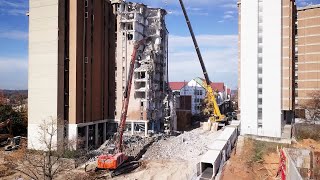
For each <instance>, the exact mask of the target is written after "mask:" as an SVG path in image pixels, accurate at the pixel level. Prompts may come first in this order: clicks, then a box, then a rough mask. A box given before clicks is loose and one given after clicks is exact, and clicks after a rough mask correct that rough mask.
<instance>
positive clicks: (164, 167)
mask: <svg viewBox="0 0 320 180" xmlns="http://www.w3.org/2000/svg"><path fill="white" fill-rule="evenodd" d="M192 168H193V167H192V164H190V163H189V162H187V161H180V162H179V161H168V160H163V161H146V162H144V165H142V166H141V167H140V168H138V169H137V170H136V171H134V172H132V173H130V174H128V175H123V176H120V177H118V178H114V180H123V179H125V180H136V179H147V180H165V179H172V180H185V179H191V177H192V175H193V174H192V173H191V172H192Z"/></svg>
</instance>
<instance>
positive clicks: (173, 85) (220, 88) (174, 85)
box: [169, 77, 231, 94]
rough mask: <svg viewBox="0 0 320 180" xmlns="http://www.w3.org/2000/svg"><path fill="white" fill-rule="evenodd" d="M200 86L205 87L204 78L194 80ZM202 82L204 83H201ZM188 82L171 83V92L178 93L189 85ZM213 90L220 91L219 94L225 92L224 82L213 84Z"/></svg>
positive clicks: (228, 90) (229, 91)
mask: <svg viewBox="0 0 320 180" xmlns="http://www.w3.org/2000/svg"><path fill="white" fill-rule="evenodd" d="M194 80H195V81H196V82H197V83H198V84H200V85H201V86H203V85H204V82H205V80H204V79H203V78H199V77H198V78H195V79H194ZM199 80H201V81H202V83H201V82H200V81H199ZM187 84H188V82H169V86H170V88H171V90H173V91H177V90H181V89H182V88H183V87H184V86H185V85H187ZM211 88H212V90H214V91H218V92H224V91H225V86H224V83H222V82H211ZM227 92H228V94H230V93H231V90H230V89H227Z"/></svg>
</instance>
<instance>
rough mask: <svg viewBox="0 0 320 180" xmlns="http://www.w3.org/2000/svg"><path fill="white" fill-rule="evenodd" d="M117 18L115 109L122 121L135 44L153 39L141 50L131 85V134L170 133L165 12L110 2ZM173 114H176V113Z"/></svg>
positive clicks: (129, 119) (143, 6)
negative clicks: (123, 104)
mask: <svg viewBox="0 0 320 180" xmlns="http://www.w3.org/2000/svg"><path fill="white" fill-rule="evenodd" d="M111 3H112V5H113V8H114V13H115V15H116V28H117V29H116V67H115V69H116V110H115V119H116V121H119V120H120V117H121V108H122V100H123V92H124V90H125V87H126V84H127V80H128V73H129V67H130V60H131V55H132V53H133V49H134V45H135V43H136V42H138V41H140V40H142V39H144V38H149V37H150V38H151V42H150V43H147V44H145V45H144V49H143V50H141V49H140V50H139V52H138V55H137V59H136V64H135V69H134V76H133V82H132V89H131V95H130V103H129V107H128V114H127V125H128V126H127V127H128V130H131V132H132V133H134V132H136V131H141V132H144V133H145V135H147V133H148V130H153V131H160V130H165V129H167V130H169V129H171V127H169V126H170V125H171V123H170V122H171V121H172V120H171V114H172V112H171V111H172V107H170V104H171V105H172V102H171V99H172V98H171V97H172V95H171V93H170V92H169V88H168V30H167V29H166V24H165V15H166V11H165V10H163V9H159V8H149V7H147V6H146V5H144V4H138V3H131V2H126V1H121V0H114V1H111ZM173 114H174V113H173Z"/></svg>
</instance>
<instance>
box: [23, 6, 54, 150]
mask: <svg viewBox="0 0 320 180" xmlns="http://www.w3.org/2000/svg"><path fill="white" fill-rule="evenodd" d="M29 3H30V10H29V78H28V79H29V81H28V148H31V149H43V148H44V146H43V143H41V142H39V137H40V136H39V130H40V129H39V125H40V124H41V123H42V121H43V120H50V119H51V118H53V119H56V118H57V101H58V98H57V94H58V0H46V1H38V0H30V2H29Z"/></svg>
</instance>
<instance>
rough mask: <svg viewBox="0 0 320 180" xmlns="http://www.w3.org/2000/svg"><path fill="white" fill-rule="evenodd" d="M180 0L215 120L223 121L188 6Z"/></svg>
mask: <svg viewBox="0 0 320 180" xmlns="http://www.w3.org/2000/svg"><path fill="white" fill-rule="evenodd" d="M179 2H180V5H181V8H182V11H183V14H184V17H185V19H186V22H187V25H188V28H189V31H190V34H191V37H192V41H193V44H194V47H195V49H196V52H197V55H198V58H199V62H200V64H201V68H202V72H203V75H204V78H205V81H206V84H204V87H205V89H206V91H207V95H208V98H209V101H210V102H212V103H213V109H214V110H213V112H214V116H215V121H223V120H224V119H225V117H224V116H223V115H222V114H221V112H220V109H219V106H218V104H217V100H216V97H215V95H214V92H213V90H212V87H211V82H210V79H209V75H208V72H207V69H206V67H205V64H204V62H203V58H202V55H201V52H200V48H199V45H198V42H197V39H196V37H195V35H194V32H193V29H192V25H191V22H190V19H189V17H188V14H187V11H186V8H185V7H184V4H183V1H182V0H179Z"/></svg>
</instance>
